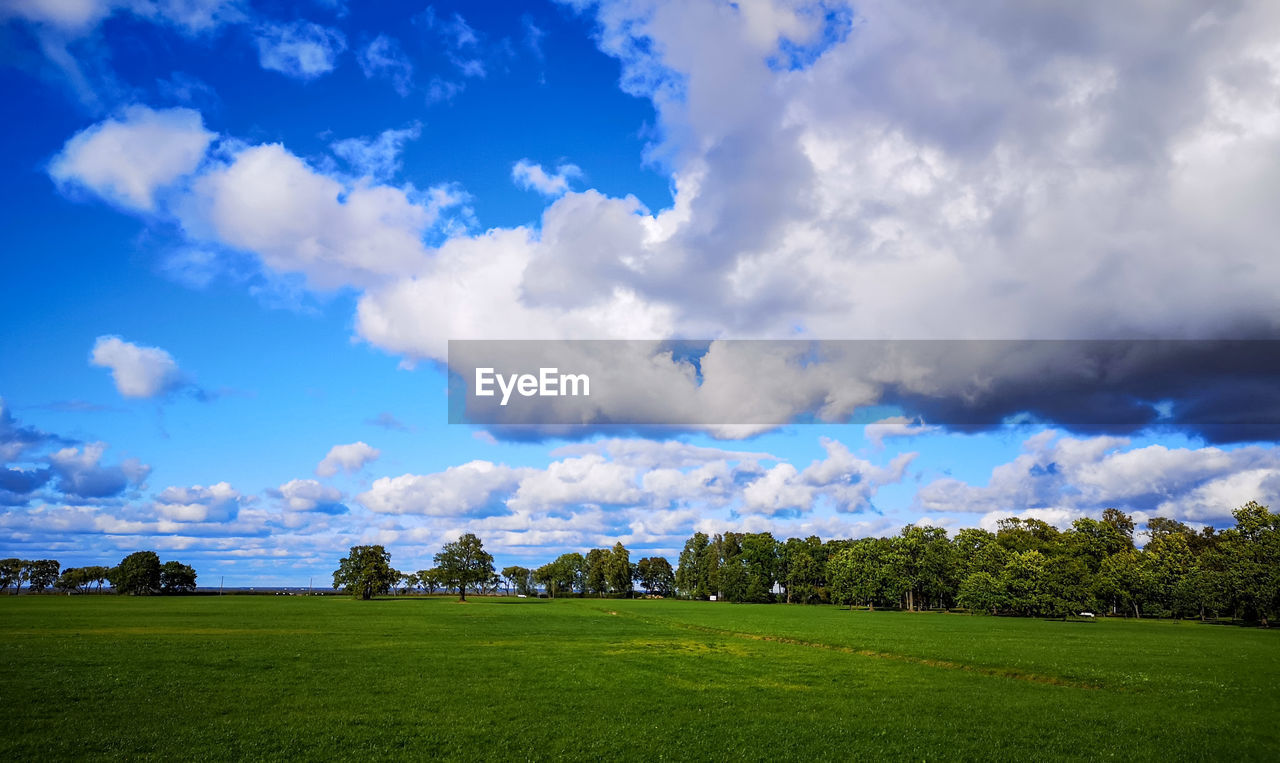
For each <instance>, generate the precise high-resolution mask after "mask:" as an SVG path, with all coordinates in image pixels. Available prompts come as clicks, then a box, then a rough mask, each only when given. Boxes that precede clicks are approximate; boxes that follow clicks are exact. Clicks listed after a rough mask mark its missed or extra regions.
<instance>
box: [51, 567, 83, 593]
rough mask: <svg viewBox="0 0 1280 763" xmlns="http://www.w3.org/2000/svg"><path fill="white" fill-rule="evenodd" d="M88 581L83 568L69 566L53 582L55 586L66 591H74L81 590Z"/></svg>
mask: <svg viewBox="0 0 1280 763" xmlns="http://www.w3.org/2000/svg"><path fill="white" fill-rule="evenodd" d="M86 583H87V580H86V579H85V576H84V571H83V569H82V568H80V567H68V568H66V569H65V570H63V571H62V574H61V575H59V576H58V580H57V581H56V582H55V583H54V584H53V587H54V588H57V589H58V590H59V591H63V592H64V593H71V592H72V591H79V590H80V589H81V587H82V586H85V584H86Z"/></svg>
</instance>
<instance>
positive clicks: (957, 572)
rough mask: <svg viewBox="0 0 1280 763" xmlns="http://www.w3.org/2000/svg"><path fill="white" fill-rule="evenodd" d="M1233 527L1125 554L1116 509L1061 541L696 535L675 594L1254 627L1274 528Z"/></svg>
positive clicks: (1238, 518)
mask: <svg viewBox="0 0 1280 763" xmlns="http://www.w3.org/2000/svg"><path fill="white" fill-rule="evenodd" d="M1233 517H1234V518H1235V526H1234V527H1230V528H1227V529H1225V530H1221V531H1218V530H1215V529H1214V528H1212V527H1204V528H1202V529H1201V530H1199V531H1197V530H1195V529H1193V528H1191V527H1189V526H1188V525H1186V524H1183V523H1182V522H1178V521H1175V520H1172V519H1167V518H1164V517H1155V518H1152V519H1151V520H1150V521H1149V522H1148V523H1147V528H1146V529H1147V534H1148V540H1147V543H1146V544H1145V545H1144V546H1143V548H1141V549H1138V548H1136V546H1135V544H1134V530H1135V527H1134V522H1133V519H1132V517H1131V516H1129V515H1128V514H1125V513H1123V512H1121V511H1118V510H1116V509H1107V510H1105V511H1103V513H1102V517H1101V518H1100V519H1089V518H1082V519H1077V520H1076V521H1075V522H1073V523H1072V525H1071V527H1070V529H1068V530H1065V531H1062V530H1058V529H1057V528H1055V527H1054V526H1052V525H1050V524H1048V523H1046V522H1043V521H1041V520H1038V519H1018V518H1016V517H1014V518H1009V519H1003V520H1000V521H999V522H998V524H997V529H996V531H995V532H990V531H988V530H982V529H976V528H969V529H963V530H960V531H959V532H957V533H956V535H955V537H949V536H948V533H947V531H946V530H944V529H943V528H941V527H933V526H927V525H926V526H919V525H908V526H906V527H904V528H903V529H902V531H901V532H900V533H899V534H898V535H895V536H893V537H885V538H861V539H858V540H828V541H826V542H823V541H822V540H821V539H819V538H818V537H816V536H812V537H809V538H804V539H800V538H788V539H787V540H786V541H777V540H775V539H774V538H773V536H772V535H770V534H768V533H746V534H744V533H724V534H719V535H715V536H711V537H709V536H707V535H706V534H705V533H696V534H695V535H694V536H693V537H692V538H690V539H689V540H688V541H687V542H686V543H685V546H684V550H683V551H682V552H681V554H680V564H679V568H678V569H677V571H676V588H677V589H678V590H679V591H680V593H681V594H682V595H686V596H689V597H691V598H703V599H705V598H710V597H711V596H713V595H714V596H716V597H717V598H721V599H725V600H728V601H736V602H773V601H784V602H788V603H802V604H813V603H834V604H845V605H849V606H851V607H852V606H855V605H862V606H866V607H869V608H872V609H874V608H876V607H888V608H899V609H904V610H909V611H910V610H920V609H950V608H957V607H958V608H963V609H968V610H969V611H972V612H985V613H991V614H1009V615H1025V616H1040V617H1044V616H1051V617H1067V616H1069V615H1073V614H1078V613H1081V612H1091V613H1092V612H1104V613H1111V614H1118V615H1125V616H1133V617H1139V618H1140V617H1144V616H1145V617H1199V618H1202V619H1203V618H1206V617H1210V616H1213V617H1218V616H1222V615H1227V616H1231V617H1234V618H1239V619H1243V620H1245V621H1250V622H1258V623H1261V624H1263V625H1266V624H1267V623H1268V622H1269V621H1270V620H1271V619H1274V618H1275V616H1276V614H1277V612H1278V611H1280V515H1277V514H1275V513H1273V512H1271V511H1270V510H1269V509H1268V508H1267V507H1265V506H1261V505H1259V504H1257V503H1256V502H1250V503H1248V504H1245V505H1244V506H1242V507H1240V508H1239V509H1236V510H1235V511H1234V512H1233Z"/></svg>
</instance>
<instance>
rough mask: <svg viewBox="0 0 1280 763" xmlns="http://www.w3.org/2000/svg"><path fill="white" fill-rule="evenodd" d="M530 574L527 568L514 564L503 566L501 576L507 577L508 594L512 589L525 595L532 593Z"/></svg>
mask: <svg viewBox="0 0 1280 763" xmlns="http://www.w3.org/2000/svg"><path fill="white" fill-rule="evenodd" d="M532 574H533V573H532V572H531V571H530V570H529V568H527V567H521V566H519V565H515V564H513V565H511V566H509V567H503V568H502V577H504V578H506V579H507V593H508V594H510V593H511V591H512V589H515V592H516V593H518V594H523V595H525V596H528V595H529V594H531V593H533V581H532V579H531V576H532Z"/></svg>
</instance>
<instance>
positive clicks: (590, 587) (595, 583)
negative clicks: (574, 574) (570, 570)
mask: <svg viewBox="0 0 1280 763" xmlns="http://www.w3.org/2000/svg"><path fill="white" fill-rule="evenodd" d="M612 563H613V556H612V555H611V554H610V553H609V549H607V548H593V549H591V550H590V551H588V552H587V555H586V557H585V558H584V559H583V588H584V589H585V590H584V593H594V594H596V595H597V596H603V595H604V593H605V592H606V591H608V590H609V569H610V565H611V564H612Z"/></svg>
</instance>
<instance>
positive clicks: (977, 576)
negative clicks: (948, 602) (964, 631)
mask: <svg viewBox="0 0 1280 763" xmlns="http://www.w3.org/2000/svg"><path fill="white" fill-rule="evenodd" d="M1004 601H1005V595H1004V585H1003V584H1002V583H1001V582H1000V578H998V577H996V576H995V575H992V574H991V573H990V572H987V571H986V570H978V571H977V572H972V573H970V574H969V575H968V576H967V577H966V578H965V579H964V580H962V581H961V582H960V591H959V593H957V594H956V603H958V604H959V605H960V606H962V607H964V608H965V609H968V610H969V611H970V612H990V613H991V614H993V615H994V614H996V613H997V612H998V611H999V610H1000V608H1001V607H1003V606H1004Z"/></svg>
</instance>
